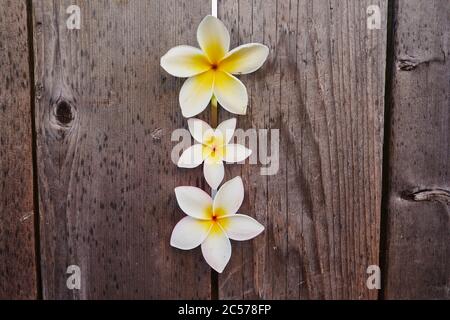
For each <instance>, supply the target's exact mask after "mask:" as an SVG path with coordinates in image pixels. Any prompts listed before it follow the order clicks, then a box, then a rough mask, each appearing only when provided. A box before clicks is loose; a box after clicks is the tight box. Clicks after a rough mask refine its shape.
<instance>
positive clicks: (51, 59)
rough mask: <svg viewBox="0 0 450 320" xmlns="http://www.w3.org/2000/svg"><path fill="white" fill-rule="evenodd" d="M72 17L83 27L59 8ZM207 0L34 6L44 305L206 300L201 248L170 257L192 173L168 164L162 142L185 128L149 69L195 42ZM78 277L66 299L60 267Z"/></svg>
mask: <svg viewBox="0 0 450 320" xmlns="http://www.w3.org/2000/svg"><path fill="white" fill-rule="evenodd" d="M71 4H77V5H79V6H80V8H81V29H80V30H68V29H67V28H66V19H67V18H68V17H69V15H67V14H66V8H67V7H68V6H69V5H71ZM210 10H211V7H210V2H209V1H208V0H202V1H200V0H198V1H192V0H183V1H180V0H176V1H175V0H163V1H107V0H102V1H74V0H70V1H50V0H45V1H41V0H39V1H33V13H34V41H35V57H36V59H35V60H36V67H35V78H36V88H37V91H38V92H37V96H36V126H37V145H38V168H39V172H38V176H39V196H40V212H41V220H40V222H41V243H42V250H41V260H42V280H43V296H44V298H46V299H54V298H64V299H66V298H67V299H69V298H73V299H78V298H83V299H84V298H91V299H102V298H112V299H115V298H126V299H133V298H188V299H189V298H209V297H210V294H211V288H210V269H209V268H208V266H207V265H206V264H205V263H204V261H203V258H202V257H201V253H200V250H196V251H195V252H183V251H180V250H176V249H174V248H171V247H170V245H169V238H170V234H171V232H172V228H173V226H174V225H175V223H176V222H177V221H178V220H179V219H180V218H181V217H183V214H182V212H181V211H180V210H179V209H178V207H177V205H176V201H175V196H174V192H173V189H174V187H175V186H177V185H183V184H185V185H196V184H197V185H199V184H204V182H203V180H202V175H201V169H199V170H197V171H195V170H194V171H192V170H181V169H177V167H176V165H174V164H173V163H172V162H171V157H170V156H171V150H172V147H173V146H174V143H173V142H171V140H170V139H171V133H172V131H173V130H174V129H176V128H180V127H187V125H186V121H185V120H184V119H183V118H182V115H181V112H180V107H179V106H178V91H179V88H180V85H181V81H180V80H177V79H175V78H173V77H171V76H169V75H168V74H166V73H165V72H164V71H163V70H162V69H161V68H160V66H159V60H160V57H161V56H162V55H163V54H164V53H165V52H166V51H167V50H168V49H170V48H171V47H173V46H175V45H178V44H185V43H191V44H194V43H195V39H196V38H195V36H196V28H197V25H198V23H199V22H200V21H201V19H202V18H203V17H204V16H205V15H206V14H208V13H209V12H210ZM72 264H74V265H78V266H79V267H80V268H81V290H79V291H77V290H74V291H72V290H68V289H67V287H66V279H67V277H68V275H66V268H67V267H68V266H69V265H72Z"/></svg>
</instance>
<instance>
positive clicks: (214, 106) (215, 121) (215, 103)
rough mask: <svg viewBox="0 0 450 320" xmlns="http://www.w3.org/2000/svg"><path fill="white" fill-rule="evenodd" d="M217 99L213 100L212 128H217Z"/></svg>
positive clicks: (213, 98)
mask: <svg viewBox="0 0 450 320" xmlns="http://www.w3.org/2000/svg"><path fill="white" fill-rule="evenodd" d="M217 113H218V110H217V99H216V97H215V96H213V97H212V98H211V127H212V128H214V129H215V128H216V127H217Z"/></svg>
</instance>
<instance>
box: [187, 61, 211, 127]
mask: <svg viewBox="0 0 450 320" xmlns="http://www.w3.org/2000/svg"><path fill="white" fill-rule="evenodd" d="M214 74H215V72H214V71H212V70H210V71H206V72H203V73H201V74H199V75H196V76H194V77H192V78H189V79H187V80H186V81H185V82H184V84H183V86H182V87H181V90H180V98H179V100H180V106H181V112H182V113H183V116H185V117H186V118H189V117H193V116H195V115H197V114H199V113H200V112H202V111H203V110H205V108H206V107H207V106H208V104H209V101H210V100H211V97H212V94H213V87H214Z"/></svg>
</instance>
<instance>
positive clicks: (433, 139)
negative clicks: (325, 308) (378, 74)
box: [384, 0, 450, 299]
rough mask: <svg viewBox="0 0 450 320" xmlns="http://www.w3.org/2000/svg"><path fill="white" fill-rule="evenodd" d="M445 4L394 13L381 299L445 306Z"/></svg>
mask: <svg viewBox="0 0 450 320" xmlns="http://www.w3.org/2000/svg"><path fill="white" fill-rule="evenodd" d="M449 14H450V2H449V1H446V0H433V1H426V2H425V1H419V0H412V1H410V0H399V1H396V8H395V34H394V41H395V43H394V66H393V70H392V71H393V88H392V102H391V110H390V113H391V115H390V118H391V120H390V127H391V129H390V131H391V133H390V136H389V150H390V151H389V172H388V179H389V198H388V212H387V237H388V242H387V253H386V266H385V268H386V270H385V271H386V280H385V287H386V289H385V293H384V296H385V298H387V299H449V298H450V259H449V257H450V233H449V230H450V220H449V213H450V207H449V199H450V197H449V194H450V161H449V160H450V91H449V88H450V86H449V84H450V78H449V76H450V61H449V59H448V57H449V53H450V46H449V43H450V42H449V41H450V20H449Z"/></svg>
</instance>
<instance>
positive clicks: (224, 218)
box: [170, 177, 264, 272]
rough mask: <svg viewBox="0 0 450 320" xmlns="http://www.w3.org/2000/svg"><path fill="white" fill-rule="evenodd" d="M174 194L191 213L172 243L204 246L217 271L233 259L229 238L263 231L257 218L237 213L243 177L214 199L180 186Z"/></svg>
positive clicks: (180, 246) (249, 236)
mask: <svg viewBox="0 0 450 320" xmlns="http://www.w3.org/2000/svg"><path fill="white" fill-rule="evenodd" d="M175 195H176V198H177V201H178V205H179V206H180V208H181V210H183V211H184V213H186V214H187V215H188V216H187V217H184V218H183V219H181V220H180V222H178V224H177V225H176V226H175V228H174V229H173V231H172V236H171V239H170V245H171V246H173V247H175V248H178V249H182V250H191V249H194V248H196V247H198V246H199V245H201V248H202V253H203V257H204V258H205V260H206V262H207V263H208V264H209V265H210V266H211V267H212V268H213V269H214V270H216V271H217V272H222V271H223V269H225V266H226V265H227V263H228V261H229V260H230V257H231V243H230V240H229V239H232V240H237V241H244V240H249V239H252V238H254V237H256V236H257V235H259V234H260V233H261V232H262V231H263V230H264V227H263V226H262V225H261V224H260V223H259V222H258V221H256V220H255V219H253V218H251V217H249V216H246V215H243V214H237V213H236V212H237V211H238V209H239V208H240V206H241V204H242V201H243V200H244V185H243V184H242V179H241V177H236V178H234V179H232V180H230V181H228V182H226V183H224V185H223V186H222V187H221V188H220V189H219V191H218V192H217V194H216V196H215V198H214V200H212V199H211V197H210V196H209V195H208V194H207V193H206V192H204V191H203V190H201V189H199V188H195V187H177V188H175Z"/></svg>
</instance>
